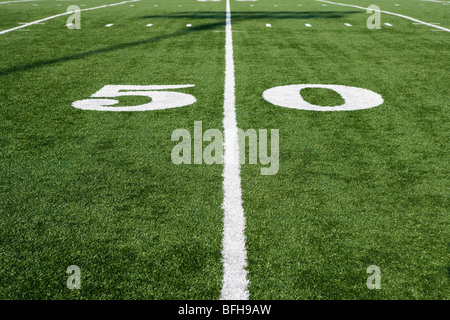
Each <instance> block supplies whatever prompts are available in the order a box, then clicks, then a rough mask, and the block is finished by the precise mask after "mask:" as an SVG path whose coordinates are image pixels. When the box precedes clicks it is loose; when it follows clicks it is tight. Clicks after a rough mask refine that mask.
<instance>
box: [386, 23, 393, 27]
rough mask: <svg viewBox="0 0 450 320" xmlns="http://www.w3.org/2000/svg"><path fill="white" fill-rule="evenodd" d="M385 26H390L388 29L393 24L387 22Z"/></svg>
mask: <svg viewBox="0 0 450 320" xmlns="http://www.w3.org/2000/svg"><path fill="white" fill-rule="evenodd" d="M384 25H385V26H388V27H392V24H390V23H387V22H386V23H384Z"/></svg>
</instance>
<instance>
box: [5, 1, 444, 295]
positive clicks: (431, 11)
mask: <svg viewBox="0 0 450 320" xmlns="http://www.w3.org/2000/svg"><path fill="white" fill-rule="evenodd" d="M121 1H124V0H116V1H114V0H71V1H54V0H40V1H26V2H7V1H5V2H4V3H2V1H0V57H1V58H0V128H1V135H0V146H1V148H0V161H1V162H0V299H211V300H216V299H219V298H220V292H221V287H222V278H223V268H224V266H223V263H222V238H223V235H222V233H223V229H224V226H223V216H224V210H223V209H222V201H223V198H224V191H223V177H222V174H223V165H222V164H213V165H207V164H204V163H203V164H191V165H188V164H180V165H176V164H174V163H173V162H172V159H171V151H172V148H173V147H174V146H175V145H176V144H177V142H174V141H171V135H172V132H173V131H174V130H176V129H179V128H182V129H187V130H189V131H190V132H191V134H192V133H193V130H194V122H195V121H202V124H203V130H207V129H219V130H223V118H224V115H223V113H224V107H223V106H224V82H225V65H226V61H225V34H226V33H225V29H226V0H222V1H214V2H209V1H205V2H199V1H196V0H141V1H137V2H129V3H124V4H121V5H117V6H111V7H104V8H101V9H96V10H90V11H82V12H81V29H69V28H67V27H66V21H67V18H68V17H69V15H65V16H60V17H56V18H54V19H50V20H47V21H45V22H44V24H35V25H31V26H27V27H24V28H21V29H17V30H12V31H10V32H6V33H3V34H2V31H4V30H8V29H11V28H15V27H18V26H20V24H19V23H24V22H32V21H36V20H40V19H44V18H46V17H50V16H53V15H57V14H60V13H64V12H66V10H67V7H68V6H69V5H77V6H79V7H80V8H81V9H82V10H83V9H86V8H92V7H97V6H102V5H106V4H112V3H117V2H121ZM230 2H231V21H232V28H233V33H232V37H233V50H234V66H235V78H236V116H237V123H238V126H239V128H242V129H244V130H247V129H251V128H253V129H278V130H279V157H280V160H279V170H278V172H277V174H274V175H261V174H260V169H261V168H262V167H265V165H262V164H259V163H258V164H256V165H254V164H249V163H247V164H243V165H242V167H241V181H242V182H241V183H242V197H243V208H244V212H245V219H246V230H245V236H246V248H247V263H248V266H247V271H248V280H249V286H248V291H249V294H250V299H258V300H259V299H284V300H297V299H357V300H359V299H440V300H442V299H445V300H447V299H449V298H450V290H449V277H450V276H449V275H450V271H449V270H450V269H449V268H450V262H449V250H450V242H449V239H450V238H449V236H450V227H449V173H450V163H449V151H450V150H449V132H450V127H449V120H450V119H449V113H448V108H449V106H450V105H449V97H450V86H449V85H450V79H449V71H450V62H449V61H450V34H449V32H447V31H445V30H442V29H437V28H434V27H432V26H428V25H423V24H414V22H413V21H411V20H408V19H405V18H402V17H399V16H394V15H389V14H384V13H382V14H381V29H374V30H370V29H368V28H367V26H366V21H367V19H368V18H369V17H370V15H371V14H368V13H367V12H366V11H365V10H361V9H358V8H354V7H346V6H342V5H336V4H331V3H325V2H319V1H314V0H258V1H235V0H231V1H230ZM333 2H337V3H344V4H349V5H356V6H361V7H368V6H369V5H371V4H375V5H378V6H379V7H380V8H381V10H385V11H389V12H393V13H397V14H401V15H405V16H408V17H412V18H415V19H418V20H420V21H425V22H427V23H432V24H436V25H437V26H440V27H442V28H444V29H447V30H448V28H450V1H436V2H432V1H421V0H360V1H358V0H340V1H337V0H336V1H333ZM299 5H301V6H299ZM346 23H347V24H351V26H346V25H345V24H346ZM384 23H388V24H390V26H387V25H385V24H384ZM108 24H113V25H112V26H110V27H106V25H108ZM149 24H152V26H147V25H149ZM188 24H190V25H191V26H190V27H187V25H188ZM267 24H270V27H268V26H266V25H267ZM305 24H309V25H310V27H307V26H306V25H305ZM187 84H191V85H194V86H193V87H189V88H183V89H176V90H171V91H174V92H180V93H185V94H189V95H192V96H194V97H195V99H196V102H195V103H193V104H190V105H187V106H183V107H179V108H171V109H164V110H150V111H138V112H105V111H103V112H102V111H93V110H82V109H77V108H74V107H73V106H72V103H73V102H75V101H79V100H84V99H96V98H90V97H91V96H92V95H93V94H95V93H96V92H97V91H99V90H100V89H102V88H103V87H105V86H106V85H140V86H144V85H187ZM293 84H334V85H345V86H351V87H358V88H364V89H367V90H371V91H373V92H375V93H378V94H379V95H381V96H382V97H383V99H384V103H383V104H381V105H379V106H377V107H374V108H370V109H363V110H355V111H325V112H317V111H308V110H297V109H289V108H284V107H281V106H276V105H274V104H272V103H270V102H268V101H266V100H265V99H264V98H263V92H265V91H266V90H268V89H270V88H274V87H278V86H287V85H293ZM302 96H303V99H305V100H306V101H307V102H309V103H311V104H314V105H319V106H339V105H340V104H342V102H343V101H342V99H343V98H342V97H341V96H340V95H339V94H337V93H336V92H334V91H331V90H327V89H323V88H310V89H304V90H302ZM117 100H118V101H119V103H118V104H116V105H115V106H114V107H117V106H137V105H141V104H145V103H147V102H149V100H150V98H149V97H145V96H144V97H143V96H123V97H120V98H117ZM204 146H205V144H204ZM70 265H77V266H79V267H80V269H81V289H80V290H69V289H68V288H67V284H66V281H67V279H68V277H69V274H67V273H66V269H67V267H68V266H70ZM370 265H376V266H378V267H379V268H380V270H381V289H379V290H377V289H373V290H369V289H368V287H367V285H366V280H367V278H368V277H369V276H370V274H368V273H367V272H366V269H367V267H368V266H370Z"/></svg>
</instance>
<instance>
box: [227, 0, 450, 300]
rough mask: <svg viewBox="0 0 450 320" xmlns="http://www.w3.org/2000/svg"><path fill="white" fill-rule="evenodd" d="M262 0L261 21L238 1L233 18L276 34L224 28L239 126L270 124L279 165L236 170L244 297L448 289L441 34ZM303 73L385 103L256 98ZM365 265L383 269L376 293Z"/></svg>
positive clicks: (381, 295)
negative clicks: (284, 103)
mask: <svg viewBox="0 0 450 320" xmlns="http://www.w3.org/2000/svg"><path fill="white" fill-rule="evenodd" d="M292 3H293V2H292ZM259 4H260V6H259V12H260V13H259V16H260V18H259V19H255V18H254V17H255V13H254V12H253V11H252V10H251V9H250V10H248V9H247V8H246V7H245V6H239V5H236V6H235V10H236V11H240V16H239V18H240V19H239V22H237V21H236V19H235V21H234V23H233V25H234V27H235V28H239V29H240V30H256V25H258V24H259V25H262V26H264V23H267V22H271V23H272V25H276V26H277V29H276V37H274V36H273V34H272V31H273V30H274V29H273V28H272V29H271V31H270V35H271V36H268V34H269V32H259V33H257V32H252V33H250V32H246V33H236V34H234V47H235V61H236V83H237V87H236V90H237V91H236V92H237V97H236V98H237V102H236V103H237V105H238V106H239V108H238V109H237V118H238V122H239V124H240V127H242V128H243V129H244V130H246V129H248V128H254V129H258V128H266V129H279V132H280V170H279V172H278V174H277V175H275V176H260V175H259V169H260V168H259V166H254V165H244V166H243V167H242V170H241V176H242V190H243V200H244V210H245V212H246V219H247V230H246V236H247V246H248V266H249V267H248V268H249V280H250V286H249V290H250V293H251V297H252V299H445V298H446V283H447V280H448V273H447V267H446V265H447V258H446V257H447V242H446V240H445V239H447V238H448V235H449V232H448V228H446V226H447V225H448V215H447V212H448V203H447V200H446V199H447V196H446V191H445V190H446V189H447V188H446V186H447V185H448V179H447V178H446V176H447V175H448V174H447V173H448V171H449V168H450V167H449V163H448V160H447V159H446V154H447V152H446V150H447V149H448V145H447V143H446V142H445V141H446V140H445V136H446V132H448V114H446V113H445V108H446V106H447V105H448V97H449V89H448V86H447V85H446V83H447V81H446V78H447V74H446V72H445V71H444V70H445V69H446V68H447V67H448V61H449V60H448V57H447V56H448V52H449V51H448V50H446V48H448V39H447V35H446V34H444V32H442V33H441V32H429V28H416V27H414V26H412V25H411V24H410V23H409V22H406V21H405V23H395V24H394V25H395V27H394V28H385V29H383V28H382V29H381V30H375V31H374V30H368V29H366V28H364V27H358V28H356V27H355V28H351V31H350V30H349V28H345V27H344V25H343V24H344V23H346V22H349V23H351V24H352V25H354V26H356V25H364V23H365V21H366V19H367V17H368V15H367V14H366V13H365V12H364V11H362V10H361V12H359V10H353V9H351V10H348V8H340V7H339V6H336V8H333V9H332V12H330V11H331V10H330V8H329V6H327V7H321V5H320V3H318V2H315V1H314V2H313V1H308V2H306V1H305V2H304V3H303V5H302V7H301V8H304V10H305V12H307V13H303V14H302V12H303V11H299V12H298V13H296V14H294V13H290V14H287V13H284V14H283V15H282V14H280V13H279V12H278V11H275V10H273V8H272V7H271V6H269V3H266V4H264V5H262V2H261V3H259ZM285 5H286V6H287V3H286V4H285ZM317 7H319V8H320V9H317V10H316V8H317ZM436 10H439V9H436ZM428 14H429V13H428ZM268 16H271V17H272V20H271V21H270V20H268V19H267V17H268ZM430 21H434V20H430ZM304 22H311V24H312V25H314V26H320V28H316V27H315V28H314V29H308V30H307V31H306V29H305V28H301V26H302V25H303V24H304ZM339 26H341V27H339ZM260 29H264V30H268V29H266V28H264V27H263V28H260ZM426 29H427V30H426ZM442 54H444V56H442ZM306 83H309V84H315V83H316V84H341V85H349V86H357V87H361V88H366V89H370V90H373V91H375V92H377V93H379V94H381V95H382V96H383V98H384V101H385V103H384V104H383V105H381V106H379V107H377V108H373V109H368V110H359V111H352V112H313V111H301V110H289V109H285V108H281V107H277V106H274V105H271V104H269V103H268V102H266V101H265V100H264V99H263V98H262V93H263V92H264V91H265V90H267V89H269V88H272V87H275V86H281V85H290V84H306ZM308 95H312V96H311V97H305V98H307V99H308V101H311V102H314V103H317V104H321V103H320V102H321V100H323V104H324V105H327V104H328V103H329V102H328V101H327V100H326V99H329V98H332V97H328V96H326V95H324V96H321V95H320V94H319V93H317V94H315V93H314V92H310V93H308ZM338 102H339V101H336V103H337V104H338ZM370 265H377V266H379V267H380V269H381V274H382V289H381V290H369V289H368V288H367V286H366V281H367V277H368V276H369V275H368V274H367V273H366V269H367V267H368V266H370Z"/></svg>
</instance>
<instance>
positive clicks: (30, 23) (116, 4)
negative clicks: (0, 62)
mask: <svg viewBox="0 0 450 320" xmlns="http://www.w3.org/2000/svg"><path fill="white" fill-rule="evenodd" d="M137 1H141V0H127V1H123V2H117V3H111V4H105V5H103V6H99V7H92V8H87V9H81V10H80V12H81V11H90V10H96V9H103V8H107V7H112V6H118V5H121V4H125V3H130V2H137ZM74 12H75V11H68V12H63V13H60V14H56V15H54V16H51V17H47V18H44V19H40V20H36V21H33V22H29V23H26V24H23V25H21V26H18V27H15V28H11V29H7V30H3V31H0V34H5V33H8V32H11V31H14V30H18V29H22V28H26V27H29V26H32V25H34V24H38V23H39V22H44V21H47V20H51V19H54V18H58V17H62V16H67V15H69V14H73V13H74ZM76 12H78V10H77V11H76Z"/></svg>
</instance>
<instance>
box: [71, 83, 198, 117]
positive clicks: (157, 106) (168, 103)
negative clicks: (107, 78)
mask: <svg viewBox="0 0 450 320" xmlns="http://www.w3.org/2000/svg"><path fill="white" fill-rule="evenodd" d="M193 86H194V85H192V84H186V85H155V86H130V85H126V86H125V85H106V86H104V87H103V88H102V89H100V90H99V91H97V92H96V93H94V94H93V95H92V96H91V97H92V98H115V97H121V96H143V97H149V98H151V102H149V103H146V104H142V105H139V106H132V107H108V106H112V105H114V104H117V103H119V101H118V100H115V99H84V100H78V101H75V102H73V103H72V106H73V107H75V108H77V109H83V110H96V111H148V110H162V109H170V108H178V107H184V106H187V105H190V104H193V103H195V102H196V101H197V100H196V99H195V97H194V96H193V95H191V94H187V93H181V92H173V91H161V90H163V89H181V88H190V87H193ZM122 90H123V91H122Z"/></svg>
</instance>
